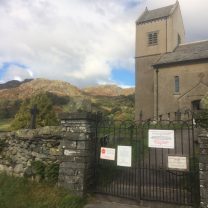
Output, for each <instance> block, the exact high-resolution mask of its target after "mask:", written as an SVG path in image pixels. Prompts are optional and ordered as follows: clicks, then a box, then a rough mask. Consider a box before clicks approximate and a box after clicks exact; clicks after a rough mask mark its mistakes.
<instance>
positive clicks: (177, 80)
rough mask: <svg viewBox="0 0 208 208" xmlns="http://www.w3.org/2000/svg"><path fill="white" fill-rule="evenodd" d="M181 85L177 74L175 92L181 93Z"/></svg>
mask: <svg viewBox="0 0 208 208" xmlns="http://www.w3.org/2000/svg"><path fill="white" fill-rule="evenodd" d="M179 90H180V86H179V76H175V93H179Z"/></svg>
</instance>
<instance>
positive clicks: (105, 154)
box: [100, 147, 116, 160]
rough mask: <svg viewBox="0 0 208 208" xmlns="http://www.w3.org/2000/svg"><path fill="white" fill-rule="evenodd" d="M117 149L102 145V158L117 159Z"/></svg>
mask: <svg viewBox="0 0 208 208" xmlns="http://www.w3.org/2000/svg"><path fill="white" fill-rule="evenodd" d="M115 152H116V150H115V149H113V148H107V147H101V150H100V159H104V160H115Z"/></svg>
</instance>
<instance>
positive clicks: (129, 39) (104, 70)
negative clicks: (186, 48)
mask: <svg viewBox="0 0 208 208" xmlns="http://www.w3.org/2000/svg"><path fill="white" fill-rule="evenodd" d="M205 1H207V0H198V1H196V0H181V1H180V3H181V7H182V12H183V16H184V19H185V21H184V22H185V25H186V28H187V33H188V34H187V35H188V39H189V40H193V39H197V38H198V39H201V38H203V37H204V38H206V37H205V36H208V35H207V34H208V32H207V28H206V27H204V25H206V22H205V21H206V19H207V12H205V8H206V7H205ZM174 2H175V1H174V0H166V1H164V0H151V1H150V0H148V1H145V0H141V1H139V0H119V1H118V0H105V1H103V0H88V1H86V0H70V1H69V0H59V1H56V0H0V16H1V18H0V34H1V46H0V65H1V64H2V63H3V62H17V63H20V64H23V65H26V66H28V67H29V71H26V70H22V71H24V73H26V74H28V76H29V77H31V76H33V75H34V77H46V78H50V79H62V80H66V81H69V82H71V83H73V84H76V85H78V86H85V85H93V84H96V83H98V82H106V83H110V82H111V80H110V77H111V71H112V68H119V67H121V68H126V69H127V70H134V58H133V57H134V43H135V21H136V19H137V18H138V16H139V15H140V14H141V12H142V11H143V9H144V8H145V6H146V5H147V6H149V8H150V9H151V8H156V7H161V6H166V5H168V4H171V3H174ZM203 4H204V5H203ZM201 13H202V14H201ZM193 14H200V15H193ZM201 17H203V19H201ZM195 18H196V19H195ZM203 21H204V22H203ZM193 31H195V32H193ZM196 31H197V32H196ZM16 72H17V76H20V75H19V74H18V73H19V71H18V70H17V71H16ZM8 73H9V72H8ZM21 76H23V77H25V75H22V74H21ZM11 77H12V76H11ZM13 77H14V76H13ZM6 79H8V76H7V77H6V78H4V80H6Z"/></svg>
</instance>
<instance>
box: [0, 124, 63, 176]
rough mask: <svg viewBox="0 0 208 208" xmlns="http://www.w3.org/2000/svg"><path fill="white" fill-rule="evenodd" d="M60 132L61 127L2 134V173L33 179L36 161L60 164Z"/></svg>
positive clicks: (0, 166)
mask: <svg viewBox="0 0 208 208" xmlns="http://www.w3.org/2000/svg"><path fill="white" fill-rule="evenodd" d="M60 132H61V127H44V128H41V129H34V130H19V131H17V132H11V133H2V134H0V171H1V172H7V173H9V174H13V175H16V176H28V177H33V175H34V174H35V172H34V171H35V170H33V168H32V163H33V162H34V161H41V162H42V163H43V164H45V165H50V164H56V163H57V164H58V163H59V162H60V161H59V156H60V154H61V151H60V140H61V139H62V136H61V134H60Z"/></svg>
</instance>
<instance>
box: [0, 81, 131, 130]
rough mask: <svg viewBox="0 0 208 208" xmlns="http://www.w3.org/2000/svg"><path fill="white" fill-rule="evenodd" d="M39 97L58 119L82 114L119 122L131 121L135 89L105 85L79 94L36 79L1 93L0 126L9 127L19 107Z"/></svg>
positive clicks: (74, 89)
mask: <svg viewBox="0 0 208 208" xmlns="http://www.w3.org/2000/svg"><path fill="white" fill-rule="evenodd" d="M4 86H9V85H7V84H5V85H4ZM39 93H46V94H47V96H49V97H50V99H51V101H52V104H53V110H54V111H55V112H56V114H57V115H59V113H62V112H69V113H70V112H76V111H82V112H83V111H85V112H102V113H103V115H105V117H108V118H112V119H118V120H126V119H133V118H134V89H122V88H120V87H118V86H116V85H108V86H96V87H90V88H85V89H84V90H81V89H79V88H77V87H75V86H73V85H71V84H69V83H67V82H63V81H52V80H47V79H35V80H32V81H28V82H23V83H18V86H17V87H14V86H13V87H12V88H11V87H10V86H9V87H7V89H0V125H1V126H2V125H4V124H5V125H6V126H8V123H7V122H10V121H11V120H12V119H13V118H14V116H15V114H16V113H17V112H18V110H19V108H20V106H21V103H22V102H23V101H24V100H25V99H28V98H29V99H30V98H32V97H34V96H35V95H37V94H39ZM28 110H29V109H28ZM0 129H1V128H0Z"/></svg>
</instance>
